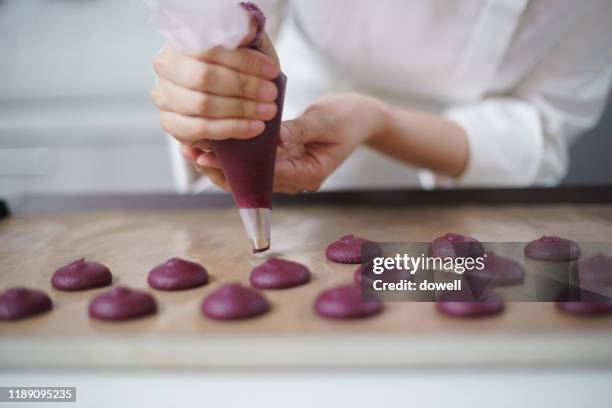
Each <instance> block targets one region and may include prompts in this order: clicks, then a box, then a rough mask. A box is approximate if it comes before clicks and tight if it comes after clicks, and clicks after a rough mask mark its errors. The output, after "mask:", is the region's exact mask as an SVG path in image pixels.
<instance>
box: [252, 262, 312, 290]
mask: <svg viewBox="0 0 612 408" xmlns="http://www.w3.org/2000/svg"><path fill="white" fill-rule="evenodd" d="M249 279H250V281H251V285H253V286H254V287H256V288H258V289H285V288H291V287H293V286H298V285H303V284H304V283H307V282H308V281H309V280H310V271H309V270H308V268H307V267H305V266H304V265H302V264H299V263H297V262H291V261H286V260H284V259H278V258H272V259H269V260H267V261H266V262H264V263H263V264H261V265H259V266H257V267H255V268H254V269H253V270H252V271H251V276H250V278H249Z"/></svg>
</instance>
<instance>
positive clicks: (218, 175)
mask: <svg viewBox="0 0 612 408" xmlns="http://www.w3.org/2000/svg"><path fill="white" fill-rule="evenodd" d="M197 168H198V170H199V171H200V172H201V173H202V174H204V175H206V176H207V177H208V178H209V179H210V180H211V181H212V182H213V183H215V184H216V185H218V186H219V187H221V188H222V189H224V190H225V191H230V187H229V184H228V183H227V179H226V178H225V174H223V171H221V170H219V169H213V168H210V167H200V166H197Z"/></svg>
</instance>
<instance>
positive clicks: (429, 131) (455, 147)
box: [367, 107, 468, 177]
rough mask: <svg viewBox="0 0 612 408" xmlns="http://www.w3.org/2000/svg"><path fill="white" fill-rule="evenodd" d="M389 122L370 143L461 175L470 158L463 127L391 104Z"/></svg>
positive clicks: (398, 156) (411, 160)
mask: <svg viewBox="0 0 612 408" xmlns="http://www.w3.org/2000/svg"><path fill="white" fill-rule="evenodd" d="M385 117H386V121H385V122H386V124H385V126H384V128H383V129H381V131H380V132H377V133H376V134H375V135H374V136H373V137H371V138H370V139H369V140H368V141H367V144H368V145H369V146H370V147H372V148H374V149H376V150H378V151H380V152H381V153H383V154H386V155H387V156H391V157H393V158H395V159H398V160H400V161H403V162H406V163H410V164H412V165H414V166H417V167H422V168H425V169H428V170H431V171H434V172H436V173H439V174H443V175H446V176H451V177H456V176H459V175H461V173H462V172H463V170H464V168H465V166H466V164H467V161H468V140H467V136H466V135H465V132H464V130H463V129H462V128H461V127H460V126H459V125H457V124H456V123H453V122H451V121H448V120H446V119H444V118H442V117H440V116H437V115H434V114H429V113H424V112H418V111H414V110H409V109H395V108H391V107H388V108H386V112H385Z"/></svg>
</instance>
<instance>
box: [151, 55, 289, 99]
mask: <svg viewBox="0 0 612 408" xmlns="http://www.w3.org/2000/svg"><path fill="white" fill-rule="evenodd" d="M153 67H154V68H155V71H156V72H157V74H158V75H159V76H160V77H161V78H164V79H166V80H168V81H171V82H174V83H175V84H177V85H179V86H181V87H183V88H188V89H191V90H194V91H200V92H206V93H211V94H214V95H219V96H233V97H239V98H245V99H251V100H256V101H260V102H274V100H275V99H276V96H277V94H278V90H277V89H276V85H274V83H273V82H271V81H269V80H266V79H262V78H259V77H256V76H254V75H248V74H244V73H241V72H238V71H235V70H233V69H231V68H227V67H224V66H221V65H215V64H210V63H207V62H203V61H200V60H197V59H195V58H193V57H189V56H186V55H184V54H180V53H177V52H175V51H172V49H171V47H166V49H165V50H164V51H162V52H161V53H160V54H159V55H158V56H157V57H156V58H155V60H154V62H153Z"/></svg>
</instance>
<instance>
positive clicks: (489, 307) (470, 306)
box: [436, 293, 504, 318]
mask: <svg viewBox="0 0 612 408" xmlns="http://www.w3.org/2000/svg"><path fill="white" fill-rule="evenodd" d="M454 296H455V295H453V294H447V295H446V296H444V295H443V296H441V297H440V300H438V301H437V302H436V309H437V310H438V312H440V313H442V314H445V315H447V316H452V317H463V318H476V317H486V316H493V315H497V314H500V313H501V312H503V311H504V299H503V298H502V297H501V295H499V294H497V293H494V294H492V295H490V296H488V297H487V298H486V299H483V300H481V301H467V302H465V301H461V300H457V299H456V298H454Z"/></svg>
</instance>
